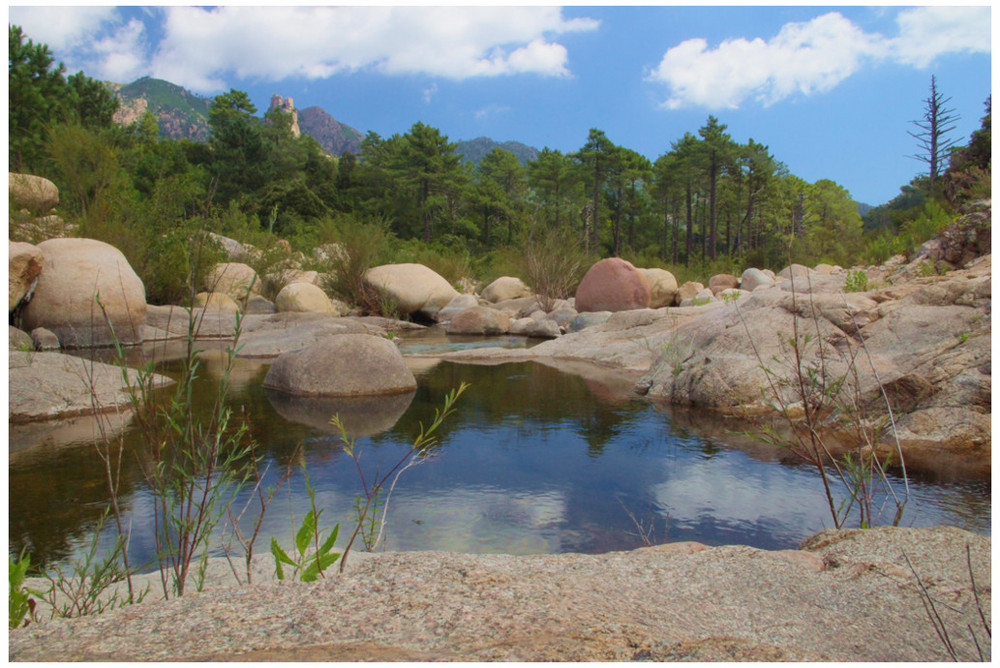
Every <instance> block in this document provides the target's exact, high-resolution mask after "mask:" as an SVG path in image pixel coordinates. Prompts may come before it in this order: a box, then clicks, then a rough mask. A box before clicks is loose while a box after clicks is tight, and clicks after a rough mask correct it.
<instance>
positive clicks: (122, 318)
mask: <svg viewBox="0 0 1000 668" xmlns="http://www.w3.org/2000/svg"><path fill="white" fill-rule="evenodd" d="M38 250H40V251H41V252H42V271H41V273H40V274H39V276H38V284H37V286H36V287H35V293H34V296H33V297H32V298H31V301H29V302H28V303H27V305H26V306H25V307H24V314H23V318H24V328H25V329H26V330H28V331H30V330H33V329H35V328H36V327H45V328H46V329H49V330H51V331H52V332H53V333H55V335H56V336H57V337H59V342H60V343H61V344H62V345H63V347H66V348H86V347H90V346H110V345H112V344H113V343H114V339H115V337H117V339H118V341H119V342H120V343H122V344H124V345H131V344H135V343H142V326H143V322H144V321H145V319H146V289H145V287H144V286H143V284H142V280H140V279H139V276H138V275H136V273H135V271H133V270H132V267H131V266H130V265H129V263H128V260H126V259H125V256H124V255H122V252H121V251H119V250H118V249H117V248H115V247H114V246H110V245H108V244H106V243H104V242H103V241H96V240H94V239H49V240H47V241H43V242H42V243H40V244H38ZM98 296H100V304H98V301H97V297H98ZM102 306H103V309H104V312H102V310H101V309H102ZM108 321H110V323H111V326H110V327H109V326H108ZM112 327H113V328H114V333H112Z"/></svg>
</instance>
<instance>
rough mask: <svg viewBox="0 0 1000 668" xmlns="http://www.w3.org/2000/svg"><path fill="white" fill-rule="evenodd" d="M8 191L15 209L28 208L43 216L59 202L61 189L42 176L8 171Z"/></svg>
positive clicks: (33, 212)
mask: <svg viewBox="0 0 1000 668" xmlns="http://www.w3.org/2000/svg"><path fill="white" fill-rule="evenodd" d="M7 191H8V193H9V196H10V198H11V200H12V201H11V203H12V204H13V205H14V208H15V209H27V210H28V211H30V212H31V213H32V214H34V215H36V216H41V215H43V214H46V213H48V212H49V211H51V210H52V209H54V208H56V206H58V204H59V189H58V188H56V184H54V183H52V181H49V180H48V179H46V178H43V177H41V176H34V175H33V174H17V173H15V172H8V173H7Z"/></svg>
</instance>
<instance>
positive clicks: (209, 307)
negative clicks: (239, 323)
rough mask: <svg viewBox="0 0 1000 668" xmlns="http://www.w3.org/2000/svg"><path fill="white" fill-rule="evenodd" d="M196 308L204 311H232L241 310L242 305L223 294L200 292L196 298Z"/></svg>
mask: <svg viewBox="0 0 1000 668" xmlns="http://www.w3.org/2000/svg"><path fill="white" fill-rule="evenodd" d="M194 306H195V308H196V309H198V310H203V311H230V312H236V311H239V310H240V305H239V304H237V303H236V302H235V301H233V298H232V297H230V296H229V295H227V294H223V293H221V292H199V293H198V294H196V295H195V296H194Z"/></svg>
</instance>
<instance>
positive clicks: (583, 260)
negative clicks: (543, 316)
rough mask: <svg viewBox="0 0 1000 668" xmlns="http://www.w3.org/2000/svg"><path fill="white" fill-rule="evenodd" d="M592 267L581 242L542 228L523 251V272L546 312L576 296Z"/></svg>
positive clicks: (531, 236)
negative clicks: (578, 288)
mask: <svg viewBox="0 0 1000 668" xmlns="http://www.w3.org/2000/svg"><path fill="white" fill-rule="evenodd" d="M590 265H591V262H590V258H589V257H588V256H587V254H586V253H585V252H584V250H583V249H582V248H580V244H579V241H578V240H577V239H574V238H572V237H570V236H569V235H567V234H566V233H565V232H562V231H560V230H555V229H550V228H546V227H541V226H539V227H536V228H535V229H534V230H533V232H532V234H531V235H530V236H529V237H528V240H527V242H525V244H524V248H523V249H522V252H521V266H522V271H523V272H524V276H525V278H526V279H527V282H528V284H529V285H530V286H531V288H532V289H533V290H534V292H535V294H536V295H538V305H539V306H540V307H541V308H542V310H544V311H551V310H552V306H553V303H554V302H555V300H557V299H566V298H569V297H572V296H573V293H574V292H575V291H576V287H577V286H578V285H579V284H580V281H581V280H583V275H584V274H585V273H586V272H587V270H588V269H590Z"/></svg>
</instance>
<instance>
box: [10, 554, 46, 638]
mask: <svg viewBox="0 0 1000 668" xmlns="http://www.w3.org/2000/svg"><path fill="white" fill-rule="evenodd" d="M29 568H31V557H30V556H29V555H28V554H26V553H25V552H24V551H22V552H21V556H20V557H18V559H17V561H14V558H13V557H11V556H10V555H7V579H8V585H7V586H8V591H7V603H8V617H7V625H8V627H9V628H12V629H16V628H17V627H19V626H27V625H28V624H29V623H30V622H31V620H33V619H34V618H35V599H33V598H32V595H35V596H38V595H39V593H38V592H36V591H32V590H31V589H28V588H27V587H25V586H24V578H25V576H26V575H27V574H28V569H29Z"/></svg>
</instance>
